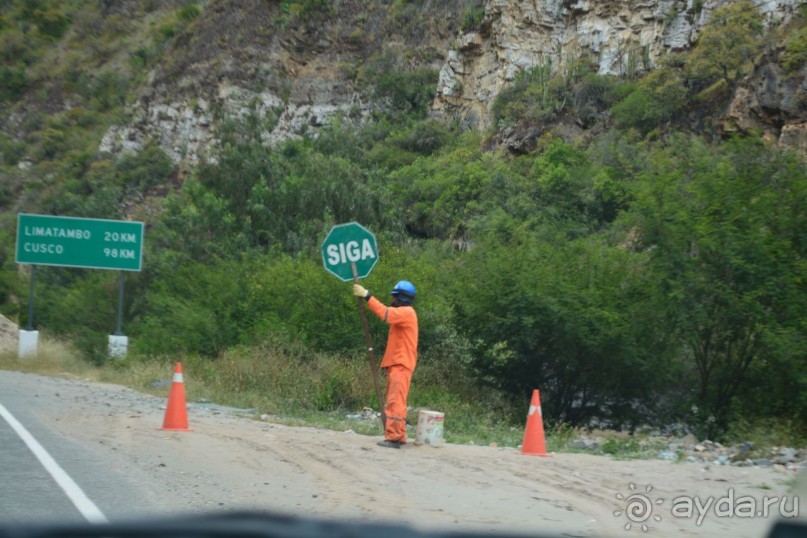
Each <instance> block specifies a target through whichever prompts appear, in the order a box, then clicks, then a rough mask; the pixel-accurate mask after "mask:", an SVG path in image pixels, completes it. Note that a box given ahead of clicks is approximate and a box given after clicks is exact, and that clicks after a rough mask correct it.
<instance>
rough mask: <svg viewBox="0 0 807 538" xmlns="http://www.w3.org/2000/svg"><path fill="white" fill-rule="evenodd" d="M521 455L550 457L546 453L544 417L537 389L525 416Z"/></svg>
mask: <svg viewBox="0 0 807 538" xmlns="http://www.w3.org/2000/svg"><path fill="white" fill-rule="evenodd" d="M521 453H522V454H526V455H528V456H552V454H547V452H546V441H545V440H544V417H543V415H542V414H541V396H540V394H539V393H538V389H535V390H533V391H532V402H531V403H530V412H529V413H528V414H527V428H526V429H525V430H524V442H523V443H521Z"/></svg>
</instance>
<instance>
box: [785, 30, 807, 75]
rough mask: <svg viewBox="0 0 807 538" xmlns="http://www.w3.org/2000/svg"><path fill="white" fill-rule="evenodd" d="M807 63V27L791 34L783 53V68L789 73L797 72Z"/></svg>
mask: <svg viewBox="0 0 807 538" xmlns="http://www.w3.org/2000/svg"><path fill="white" fill-rule="evenodd" d="M805 62H807V26H802V27H801V28H798V29H796V30H794V31H793V32H791V34H790V36H789V37H788V39H787V40H786V41H785V50H784V51H782V67H784V68H785V69H786V70H787V71H791V72H793V71H797V70H798V69H799V68H800V67H801V66H802V65H804V63H805Z"/></svg>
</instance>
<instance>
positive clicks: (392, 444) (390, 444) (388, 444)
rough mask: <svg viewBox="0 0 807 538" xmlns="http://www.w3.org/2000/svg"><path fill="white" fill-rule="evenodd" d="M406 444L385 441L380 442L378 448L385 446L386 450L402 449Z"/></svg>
mask: <svg viewBox="0 0 807 538" xmlns="http://www.w3.org/2000/svg"><path fill="white" fill-rule="evenodd" d="M405 444H406V443H402V442H400V441H390V440H388V439H384V440H383V441H379V443H378V446H383V447H385V448H401V445H405Z"/></svg>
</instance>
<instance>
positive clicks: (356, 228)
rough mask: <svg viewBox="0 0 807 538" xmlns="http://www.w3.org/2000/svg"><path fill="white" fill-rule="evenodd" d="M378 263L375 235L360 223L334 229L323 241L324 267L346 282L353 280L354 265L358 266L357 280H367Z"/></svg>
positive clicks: (341, 225) (351, 223) (338, 226)
mask: <svg viewBox="0 0 807 538" xmlns="http://www.w3.org/2000/svg"><path fill="white" fill-rule="evenodd" d="M377 261H378V245H377V244H376V240H375V236H374V235H373V234H372V232H370V230H368V229H367V228H365V227H364V226H362V225H361V224H359V223H358V222H349V223H347V224H338V225H336V226H334V227H333V228H331V231H330V232H328V236H327V237H326V238H325V241H323V242H322V264H323V265H324V266H325V269H327V270H328V271H330V272H331V273H333V274H334V275H336V276H337V277H338V278H340V279H342V280H343V281H345V282H347V281H349V280H353V270H352V268H351V264H353V263H355V264H356V272H357V273H358V277H359V278H364V277H366V276H367V275H369V274H370V271H372V270H373V267H375V264H376V262H377Z"/></svg>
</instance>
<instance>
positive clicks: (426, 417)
mask: <svg viewBox="0 0 807 538" xmlns="http://www.w3.org/2000/svg"><path fill="white" fill-rule="evenodd" d="M444 420H445V415H443V413H440V412H438V411H427V410H425V409H422V410H421V411H420V412H419V413H418V426H417V429H416V430H415V444H416V445H423V444H430V445H431V446H434V447H437V446H442V444H443V422H444Z"/></svg>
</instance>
